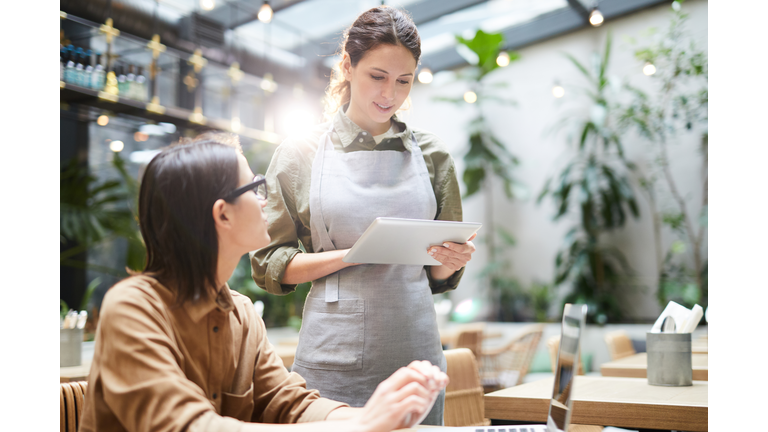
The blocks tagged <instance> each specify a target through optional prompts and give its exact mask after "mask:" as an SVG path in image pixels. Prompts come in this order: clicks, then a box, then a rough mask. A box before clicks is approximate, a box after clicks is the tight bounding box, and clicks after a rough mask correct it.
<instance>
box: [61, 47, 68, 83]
mask: <svg viewBox="0 0 768 432" xmlns="http://www.w3.org/2000/svg"><path fill="white" fill-rule="evenodd" d="M68 59H69V56H68V55H67V48H65V47H64V45H62V46H61V48H60V49H59V81H64V71H65V70H66V69H67V60H68Z"/></svg>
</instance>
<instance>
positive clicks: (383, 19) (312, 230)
mask: <svg viewBox="0 0 768 432" xmlns="http://www.w3.org/2000/svg"><path fill="white" fill-rule="evenodd" d="M420 56H421V40H420V38H419V33H418V31H417V30H416V26H415V24H414V23H413V21H412V20H411V19H410V18H409V17H408V16H407V15H405V14H404V13H403V12H401V11H400V10H398V9H395V8H390V7H386V6H381V7H375V8H372V9H370V10H368V11H366V12H364V13H362V14H361V15H360V16H359V17H358V18H357V19H356V20H355V22H354V23H353V24H352V26H350V27H349V28H348V29H347V30H346V31H345V35H344V40H343V42H342V45H341V57H342V59H341V61H340V63H339V65H338V68H336V69H334V72H333V75H332V77H331V83H330V86H329V89H328V92H327V100H326V108H327V110H328V111H327V113H328V114H329V116H332V120H331V121H329V122H327V123H324V124H322V125H319V126H318V127H316V128H315V129H314V130H313V131H311V132H309V133H308V134H307V135H305V136H298V137H291V138H288V139H287V140H286V141H285V142H283V143H282V144H281V145H280V146H279V147H278V148H277V149H276V150H275V154H274V156H273V158H272V162H271V163H270V165H269V169H268V171H267V174H266V178H267V184H268V185H269V188H270V189H269V196H270V200H269V203H268V204H267V207H266V209H265V211H266V213H267V215H268V218H269V235H270V236H271V238H272V241H271V242H270V244H269V245H268V246H267V247H265V248H262V249H259V250H257V251H255V252H252V253H251V264H252V267H253V278H254V280H255V281H256V283H257V284H258V285H259V286H260V287H262V288H264V289H265V290H267V291H268V292H270V293H273V294H278V295H284V294H289V293H291V292H292V291H294V290H295V288H296V285H297V284H299V283H304V282H308V281H312V289H311V291H310V292H309V295H308V296H307V300H306V304H305V307H304V315H303V323H302V327H301V331H300V333H299V345H298V347H297V350H296V357H295V360H294V365H293V371H294V372H298V373H299V374H300V375H301V376H302V377H303V378H304V379H306V381H307V388H315V389H318V390H319V391H320V394H321V395H322V396H323V397H326V398H331V399H335V400H339V401H342V402H346V403H348V404H350V405H351V406H363V405H364V404H365V402H366V401H367V400H368V399H369V398H370V396H371V395H372V394H373V392H374V390H375V389H376V386H377V385H378V384H379V383H380V382H382V381H383V380H384V379H386V378H387V377H388V376H390V375H391V374H392V373H393V372H394V371H396V370H397V369H398V368H400V367H402V366H406V365H408V364H409V363H410V362H411V361H413V360H428V361H430V362H431V363H432V364H435V365H439V366H440V368H441V370H443V371H445V370H446V365H445V357H444V356H443V351H442V346H441V344H440V335H439V333H438V330H437V321H436V317H435V309H434V302H433V299H432V294H439V293H444V292H447V291H451V290H454V289H456V287H457V285H458V283H459V280H460V279H461V276H462V274H463V272H464V265H465V264H466V263H467V262H468V261H469V260H470V258H471V255H472V253H473V252H474V251H475V246H474V245H473V244H472V242H471V241H469V242H467V243H466V244H456V243H446V244H445V245H444V246H442V247H431V249H430V251H429V253H430V254H431V255H432V256H433V257H434V258H435V259H436V260H437V261H439V262H440V263H442V265H440V266H415V265H382V264H376V265H373V264H362V265H355V264H349V263H345V262H343V261H342V258H344V256H345V255H346V254H347V252H348V251H349V248H351V247H352V245H354V243H355V242H356V241H357V239H358V238H359V237H360V236H361V235H362V233H363V232H364V231H365V229H366V228H367V227H368V225H370V223H371V222H372V221H373V220H374V219H376V218H377V217H398V218H411V219H430V220H431V219H437V220H450V221H460V220H461V218H462V215H461V195H460V192H459V185H458V181H457V179H456V173H455V167H454V163H453V159H452V158H451V156H450V155H449V154H448V152H447V151H446V149H445V146H444V144H443V143H442V142H441V141H440V139H439V138H438V137H437V136H435V135H433V134H431V133H429V132H426V131H421V130H417V129H413V128H411V127H410V126H409V125H407V124H405V123H403V122H402V121H400V120H399V119H398V117H397V116H396V115H395V112H396V111H397V110H398V109H399V108H400V107H401V106H402V105H403V103H404V102H405V101H406V98H407V97H408V94H409V93H410V90H411V87H412V85H413V81H414V79H415V73H416V67H417V65H418V63H419V58H420ZM273 197H274V198H273ZM470 240H471V239H470ZM302 248H303V250H302ZM443 405H444V393H441V394H440V397H439V398H438V400H437V402H435V405H434V407H433V408H432V411H431V412H430V413H429V415H428V416H427V418H426V419H425V420H424V422H423V424H431V425H442V424H443Z"/></svg>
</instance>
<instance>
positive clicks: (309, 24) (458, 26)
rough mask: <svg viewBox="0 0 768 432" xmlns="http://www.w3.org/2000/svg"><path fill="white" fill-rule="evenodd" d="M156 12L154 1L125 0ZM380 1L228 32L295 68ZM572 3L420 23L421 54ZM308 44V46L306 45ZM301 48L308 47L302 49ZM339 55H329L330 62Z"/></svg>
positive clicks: (188, 3)
mask: <svg viewBox="0 0 768 432" xmlns="http://www.w3.org/2000/svg"><path fill="white" fill-rule="evenodd" d="M123 1H124V2H126V3H131V4H134V5H136V6H139V7H141V8H142V9H145V10H147V11H154V9H155V7H156V4H157V3H156V0H123ZM430 1H431V2H440V1H443V0H389V1H387V2H386V4H388V5H390V6H396V7H401V8H403V9H405V10H408V9H409V6H412V5H414V4H419V3H425V2H430ZM261 3H262V2H261V1H244V0H239V1H235V0H215V8H221V7H224V6H225V5H228V6H229V7H232V8H233V9H232V10H231V11H230V12H231V13H232V14H233V15H238V16H241V15H244V14H247V15H250V16H254V15H255V14H256V13H257V12H258V8H259V7H260V6H261ZM380 4H381V0H303V1H297V2H295V4H293V5H291V6H289V7H286V8H284V9H282V10H279V11H278V12H276V13H275V15H274V18H273V19H272V22H271V23H270V24H264V23H262V22H261V21H258V20H253V21H251V22H249V23H247V24H244V25H241V26H239V27H238V28H237V29H236V30H235V32H233V33H232V34H230V35H229V36H230V37H234V38H235V40H236V41H237V44H238V45H241V46H243V47H246V48H247V49H249V50H250V51H252V52H254V53H255V54H257V55H260V56H266V57H269V58H270V60H272V61H274V62H276V63H279V64H283V65H286V66H291V67H303V66H305V65H306V63H307V62H306V59H305V58H303V57H304V56H310V55H315V53H316V52H317V50H318V49H319V50H323V51H326V52H328V53H330V52H333V51H334V50H335V49H336V43H337V42H338V37H339V35H340V34H341V32H342V31H343V30H344V29H345V27H346V26H348V25H349V24H351V23H352V21H353V20H354V19H355V17H356V16H357V15H358V14H360V13H361V12H363V11H365V10H366V9H369V8H371V7H374V6H378V5H380ZM566 7H569V6H568V2H567V0H489V1H486V2H482V3H480V4H477V5H475V6H471V7H468V8H465V9H462V10H460V11H457V12H454V13H451V14H447V15H444V16H442V17H440V18H438V19H436V20H433V21H429V22H425V23H422V24H420V25H419V33H420V34H421V40H422V53H423V55H425V56H428V55H429V54H432V53H435V52H438V51H441V50H444V49H446V48H449V47H451V46H453V45H455V39H454V35H455V34H464V35H465V36H471V35H472V34H473V33H474V31H475V30H476V29H478V28H480V29H483V30H484V31H487V32H496V31H501V30H503V29H505V28H508V27H510V26H513V25H518V24H522V23H525V22H527V21H529V20H531V19H534V18H536V17H537V16H539V15H541V14H543V13H546V12H550V11H553V10H556V9H560V8H566ZM193 12H201V13H204V11H203V10H202V9H201V2H200V0H161V1H160V2H159V12H158V14H159V15H160V16H161V17H162V18H164V19H166V20H168V21H178V20H179V19H181V18H182V17H183V16H185V15H189V14H191V13H193ZM307 44H309V45H307ZM302 46H303V47H304V48H302ZM303 51H306V52H303ZM334 61H335V59H333V58H332V57H331V58H327V59H326V64H332V63H333V62H334Z"/></svg>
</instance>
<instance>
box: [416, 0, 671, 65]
mask: <svg viewBox="0 0 768 432" xmlns="http://www.w3.org/2000/svg"><path fill="white" fill-rule="evenodd" d="M569 3H570V2H569ZM661 3H668V0H601V1H600V3H599V8H600V12H601V13H602V14H603V17H605V20H606V21H608V20H611V19H615V18H618V17H620V16H623V15H627V14H630V13H633V12H637V11H639V10H641V9H645V8H648V7H652V6H656V5H658V4H661ZM588 26H589V24H588V21H585V20H584V18H583V16H582V15H581V13H580V12H577V11H576V8H574V7H566V8H561V9H557V10H554V11H551V12H547V13H545V14H542V15H539V16H538V17H536V18H534V19H533V20H531V21H528V22H526V23H524V24H519V25H514V26H512V27H508V28H506V29H504V30H502V33H503V34H504V49H505V50H514V49H519V48H523V47H525V46H528V45H531V44H534V43H537V42H541V41H544V40H547V39H551V38H553V37H557V36H560V35H563V34H566V33H570V32H573V31H576V30H579V29H581V28H584V27H588ZM422 64H425V65H428V66H429V67H430V69H432V71H433V72H437V71H440V70H445V69H453V68H457V67H461V66H465V65H467V61H466V60H465V59H464V58H463V57H462V56H460V55H459V53H458V52H457V51H456V48H455V47H449V48H445V49H443V50H441V51H439V52H436V53H433V54H430V55H428V56H424V57H423V58H422Z"/></svg>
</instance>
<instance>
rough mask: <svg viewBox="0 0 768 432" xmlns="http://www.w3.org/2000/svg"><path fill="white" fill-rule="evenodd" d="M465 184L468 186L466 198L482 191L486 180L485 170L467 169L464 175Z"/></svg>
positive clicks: (481, 168)
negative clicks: (481, 187)
mask: <svg viewBox="0 0 768 432" xmlns="http://www.w3.org/2000/svg"><path fill="white" fill-rule="evenodd" d="M462 179H463V180H464V184H465V185H466V186H467V191H466V193H465V194H464V198H467V197H470V196H472V195H473V194H475V193H476V192H477V191H479V190H480V185H481V184H482V182H483V180H484V179H485V168H483V167H475V168H466V169H465V170H464V174H463V175H462Z"/></svg>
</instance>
